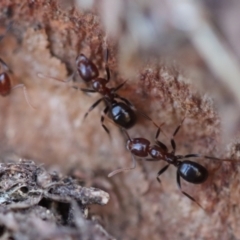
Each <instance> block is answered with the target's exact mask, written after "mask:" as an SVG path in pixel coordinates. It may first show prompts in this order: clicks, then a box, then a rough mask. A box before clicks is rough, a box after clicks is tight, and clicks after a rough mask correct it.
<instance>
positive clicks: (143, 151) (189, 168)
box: [108, 119, 232, 208]
mask: <svg viewBox="0 0 240 240" xmlns="http://www.w3.org/2000/svg"><path fill="white" fill-rule="evenodd" d="M183 120H184V119H183ZM183 120H182V122H181V123H180V125H179V126H178V127H177V128H176V130H175V131H174V133H173V135H172V138H171V146H172V151H171V152H169V150H168V148H167V146H166V145H165V144H164V143H162V142H161V141H159V140H158V137H159V134H160V130H161V129H160V127H158V129H157V132H156V136H155V144H154V145H151V143H150V141H148V140H147V139H145V138H130V136H129V135H128V133H127V131H126V130H124V132H125V133H126V135H127V137H128V140H127V149H128V150H129V151H130V152H131V155H132V163H133V165H132V167H130V168H121V169H117V170H115V171H113V172H111V173H110V174H109V175H108V177H112V176H113V175H115V174H117V173H120V172H123V171H128V170H132V169H134V168H135V167H136V160H135V157H140V158H145V160H146V161H161V160H163V161H166V162H167V165H166V166H164V167H163V168H162V169H161V170H160V171H159V172H158V174H157V180H158V182H161V180H160V175H162V174H163V173H164V172H165V171H166V170H167V169H168V167H169V166H170V165H173V166H175V167H176V168H177V172H176V180H177V185H178V188H179V190H180V191H181V192H182V193H183V194H184V195H185V196H186V197H188V198H189V199H191V200H192V201H194V202H196V203H197V204H198V205H199V206H200V207H201V208H202V206H201V205H200V204H199V203H198V202H197V201H196V200H195V199H194V198H193V197H191V196H190V195H189V194H187V193H186V192H184V191H183V190H182V188H181V178H182V179H184V180H185V181H187V182H189V183H193V184H200V183H203V182H205V181H206V180H207V178H208V170H207V169H206V168H205V167H203V166H202V165H201V164H199V163H196V162H193V161H190V160H185V159H188V158H196V157H203V158H206V159H212V160H221V161H229V162H230V161H232V160H228V159H219V158H215V157H210V156H202V155H200V154H187V155H176V154H175V152H176V143H175V140H174V137H175V136H176V134H177V133H178V131H179V129H180V128H181V125H182V123H183ZM149 156H150V158H147V157H149Z"/></svg>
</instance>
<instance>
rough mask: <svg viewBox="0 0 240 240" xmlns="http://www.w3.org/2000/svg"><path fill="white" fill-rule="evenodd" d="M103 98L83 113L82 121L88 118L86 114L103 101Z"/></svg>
mask: <svg viewBox="0 0 240 240" xmlns="http://www.w3.org/2000/svg"><path fill="white" fill-rule="evenodd" d="M103 99H104V98H100V99H98V100H97V101H96V102H95V103H94V104H93V105H92V106H91V107H90V108H89V109H88V111H87V112H86V113H85V115H84V117H83V120H85V118H86V117H87V116H88V114H89V113H90V112H91V111H92V110H93V109H94V108H95V107H96V106H97V105H98V104H99V103H100V102H101V101H102V100H103Z"/></svg>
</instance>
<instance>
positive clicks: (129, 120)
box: [38, 49, 150, 134]
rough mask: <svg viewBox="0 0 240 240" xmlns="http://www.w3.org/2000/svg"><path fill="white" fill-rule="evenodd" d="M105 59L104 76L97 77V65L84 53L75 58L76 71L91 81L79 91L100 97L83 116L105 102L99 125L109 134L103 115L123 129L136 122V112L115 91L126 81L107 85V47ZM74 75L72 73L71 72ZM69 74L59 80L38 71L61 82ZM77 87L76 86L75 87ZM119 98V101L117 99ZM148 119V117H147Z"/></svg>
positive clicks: (108, 71) (83, 78)
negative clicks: (89, 86) (112, 85)
mask: <svg viewBox="0 0 240 240" xmlns="http://www.w3.org/2000/svg"><path fill="white" fill-rule="evenodd" d="M104 60H105V71H106V76H107V77H106V78H100V77H99V70H98V68H97V66H96V65H95V64H94V63H93V62H92V61H91V60H90V59H89V58H87V57H86V56H85V55H84V54H80V55H79V56H77V58H76V65H77V71H78V73H79V75H80V77H81V78H82V80H83V81H84V82H85V83H91V88H89V89H88V88H79V89H80V90H81V91H83V92H86V93H100V94H101V95H102V97H101V98H100V99H98V100H97V101H96V102H95V103H93V104H92V106H91V107H90V108H89V109H88V111H87V112H86V113H85V115H84V118H83V119H86V117H87V116H88V114H89V113H90V112H91V111H92V110H93V109H94V108H95V107H96V106H97V105H98V104H99V103H100V102H102V101H104V102H105V105H106V106H105V108H104V110H103V111H102V114H101V125H102V127H103V128H104V130H105V131H106V132H107V133H108V134H110V132H109V130H108V128H107V127H106V126H105V125H104V116H105V115H107V114H109V116H110V118H111V119H112V120H113V122H114V123H116V124H117V125H118V126H121V127H122V128H124V129H129V128H131V127H132V126H133V125H134V124H135V123H136V120H137V118H136V113H135V108H134V106H133V105H132V104H131V103H130V102H129V101H128V100H127V99H126V98H123V97H121V96H119V95H118V94H117V91H118V90H119V89H120V88H122V87H123V86H124V84H125V83H126V81H125V82H123V83H121V84H120V85H118V86H117V87H114V88H109V87H108V86H107V84H108V82H109V81H110V78H111V76H110V70H109V67H108V49H106V51H105V54H104ZM73 75H74V74H73ZM73 75H71V76H70V77H69V78H68V79H67V80H61V79H57V78H53V77H49V76H46V75H43V74H40V73H38V77H40V78H44V77H47V78H51V79H54V80H58V81H61V82H67V81H69V80H70V79H71V78H72V76H73ZM74 88H75V87H74ZM77 89H78V88H77ZM117 100H120V101H117ZM141 114H142V115H143V116H144V117H146V118H147V119H149V117H148V116H146V115H145V114H144V113H141ZM149 120H150V119H149Z"/></svg>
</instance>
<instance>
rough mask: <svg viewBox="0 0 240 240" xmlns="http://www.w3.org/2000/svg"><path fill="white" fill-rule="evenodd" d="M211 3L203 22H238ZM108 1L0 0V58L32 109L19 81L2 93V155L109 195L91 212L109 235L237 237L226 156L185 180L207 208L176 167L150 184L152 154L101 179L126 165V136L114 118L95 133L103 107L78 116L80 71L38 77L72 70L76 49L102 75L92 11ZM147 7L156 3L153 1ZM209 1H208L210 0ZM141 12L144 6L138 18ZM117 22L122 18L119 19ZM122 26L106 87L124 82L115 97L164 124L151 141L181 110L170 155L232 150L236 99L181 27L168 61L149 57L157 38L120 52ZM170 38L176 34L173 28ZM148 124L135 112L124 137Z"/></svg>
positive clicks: (233, 174) (234, 191) (233, 182)
mask: <svg viewBox="0 0 240 240" xmlns="http://www.w3.org/2000/svg"><path fill="white" fill-rule="evenodd" d="M79 2H81V1H79ZM117 2H118V1H116V3H117ZM143 2H144V1H143ZM146 2H148V1H146ZM206 2H207V1H206ZM221 2H222V3H221V5H220V4H219V5H217V6H219V8H218V10H215V11H214V12H212V13H213V15H212V18H213V19H214V20H215V22H216V24H218V28H219V29H221V30H222V33H224V32H227V30H226V29H228V26H231V24H230V23H232V24H234V23H235V22H236V20H235V21H233V20H232V21H230V20H229V21H230V23H229V22H227V21H225V20H224V18H223V16H224V14H225V15H229V14H230V13H231V8H230V7H229V8H228V9H225V8H224V1H221ZM104 3H105V5H104ZM106 3H107V1H99V3H98V5H94V6H93V8H94V9H92V10H91V11H87V12H84V11H83V10H82V9H81V8H80V7H78V8H74V2H71V1H50V0H49V1H47V0H46V1H43V0H38V1H28V2H27V3H23V1H20V0H15V1H7V0H2V1H1V3H0V6H1V8H0V9H1V10H0V20H1V30H2V31H1V32H2V34H4V32H5V31H6V29H7V28H8V27H9V26H10V27H9V31H8V32H7V34H6V35H5V37H4V38H3V39H2V41H1V42H0V57H1V58H2V59H3V60H4V61H5V62H6V63H7V64H8V66H9V68H10V69H11V70H12V71H13V73H12V74H11V75H10V76H11V79H12V84H13V86H14V85H16V84H18V83H24V84H25V85H26V87H27V91H28V94H29V101H30V103H31V104H32V105H33V106H34V107H36V110H33V109H31V108H30V107H29V106H28V104H27V103H26V101H25V98H24V95H23V93H22V91H21V89H14V90H13V91H12V93H11V94H10V95H9V96H6V97H5V98H3V97H2V98H1V101H0V108H1V120H0V139H1V145H0V154H1V158H2V159H4V160H5V161H6V160H8V159H12V158H14V157H15V155H17V156H21V157H23V158H28V159H34V160H37V161H38V162H39V163H44V164H46V165H47V166H49V167H50V168H52V169H56V170H61V171H65V172H66V173H71V174H72V175H73V176H74V177H76V178H78V179H80V180H82V181H83V182H85V184H86V185H87V186H94V187H98V188H100V189H103V190H104V191H106V192H108V193H109V194H110V202H109V203H108V204H107V205H106V206H104V207H102V206H101V207H100V206H99V207H97V206H94V207H92V208H91V209H90V212H91V213H92V214H95V215H97V216H101V218H102V221H103V222H104V225H105V227H106V229H107V231H108V232H110V234H112V235H113V236H114V237H116V238H117V239H140V240H144V239H152V240H155V239H171V240H172V239H240V231H239V225H238V224H239V221H240V218H239V206H238V204H239V193H238V187H239V186H238V183H239V180H238V173H239V167H238V165H236V164H230V163H228V162H226V163H225V162H224V163H222V164H221V166H220V167H219V168H218V169H217V170H216V171H214V170H215V169H216V168H217V167H218V163H215V162H214V161H211V160H205V159H202V160H199V162H201V164H203V165H204V166H206V167H207V168H208V169H209V171H210V178H209V180H208V181H207V182H206V183H204V184H201V185H192V184H187V183H185V182H184V183H183V188H184V190H185V191H186V192H188V193H189V194H190V195H191V196H193V197H194V198H196V199H197V201H198V202H200V203H201V204H202V205H203V207H204V208H205V211H203V210H202V209H201V208H199V207H198V206H197V205H196V204H194V203H193V202H191V201H190V200H189V199H187V198H186V197H184V196H183V195H182V194H181V192H180V191H179V190H178V189H177V185H176V169H175V168H174V167H170V169H169V170H168V171H167V172H166V173H164V174H163V176H162V177H161V179H162V185H159V183H158V182H157V181H156V180H155V179H156V175H157V172H158V171H159V169H160V168H161V167H163V166H164V163H162V162H153V163H151V162H150V163H145V162H144V161H139V162H138V163H139V164H138V167H137V168H136V169H135V170H134V171H131V172H127V173H124V174H119V175H116V176H114V177H112V178H108V177H107V174H108V173H109V172H111V171H113V170H115V169H117V168H120V167H125V166H130V165H131V155H130V153H129V152H128V151H127V150H126V149H125V142H126V139H125V136H124V135H123V134H122V133H121V131H120V130H119V129H118V128H117V127H116V126H114V125H113V124H112V123H110V122H109V121H106V125H107V126H108V127H109V129H110V131H111V136H112V139H111V140H110V139H109V137H108V136H107V134H106V133H105V132H104V130H103V129H102V127H101V125H100V112H101V110H102V108H103V106H99V107H97V108H96V109H94V111H92V112H91V113H90V114H89V116H88V117H87V119H86V120H85V121H84V122H82V118H83V116H84V114H85V112H86V111H87V110H88V108H89V107H90V106H91V104H92V103H93V102H94V101H96V99H98V98H99V96H98V94H89V95H88V94H84V93H82V92H81V91H77V90H76V89H73V88H72V87H71V86H72V85H74V86H79V85H81V86H84V84H83V82H81V80H79V79H78V77H76V79H75V80H76V81H70V82H68V83H62V82H58V81H54V80H51V79H48V78H46V79H42V78H38V76H37V74H38V73H43V74H48V75H51V76H54V77H58V78H60V79H67V77H68V76H69V75H70V74H71V73H73V72H74V71H76V66H75V58H76V57H77V55H78V54H79V53H84V54H86V56H88V57H90V58H91V59H92V60H93V61H94V63H96V64H97V66H98V67H99V69H101V75H102V76H104V74H105V72H104V61H103V50H104V37H105V35H106V32H105V30H104V26H105V25H104V23H103V22H102V18H101V17H100V16H101V11H102V10H101V9H104V8H106V7H107V5H106ZM231 3H232V8H233V9H235V10H236V7H235V6H234V5H233V2H231ZM101 4H103V6H101ZM151 4H152V7H153V8H154V1H151ZM212 4H213V3H212ZM236 4H237V3H236ZM146 5H147V3H146ZM80 6H82V5H80ZM141 7H142V6H141ZM141 7H139V8H138V10H139V12H140V13H141V10H142V9H141ZM144 7H145V6H144ZM208 7H209V10H211V8H213V9H216V6H215V5H214V4H213V5H211V4H209V5H208ZM142 8H143V7H142ZM145 10H146V9H145V8H144V9H143V10H142V12H143V13H144V14H146V15H147V13H148V12H147V10H146V11H145ZM105 11H106V9H105ZM109 11H111V10H109ZM229 11H230V13H229ZM99 12H100V14H99ZM127 13H128V12H125V14H127ZM128 14H130V13H128ZM235 14H236V13H235ZM135 15H136V12H135ZM135 15H134V13H132V15H131V16H135ZM147 16H148V15H147ZM235 16H237V14H236V15H235ZM122 19H127V18H126V16H125V15H123V16H122ZM120 26H121V28H120V29H121V31H120V30H119V29H118V38H110V37H109V38H108V39H107V43H108V48H109V51H110V56H109V67H110V69H111V83H110V85H112V86H116V85H117V84H119V83H121V82H122V81H124V80H126V79H128V82H127V84H126V86H125V87H124V88H123V89H122V90H121V91H119V94H120V95H121V96H124V97H126V98H127V99H128V100H130V101H131V102H132V103H133V104H134V106H135V107H136V108H137V109H139V110H141V111H143V112H145V113H146V114H148V115H149V116H151V117H152V118H153V119H154V120H155V121H156V122H157V123H159V124H160V123H162V122H165V125H164V127H163V129H164V133H165V134H166V136H164V135H163V134H162V135H161V139H162V141H163V142H164V143H166V144H167V145H168V146H169V147H170V144H169V143H170V138H171V135H172V133H173V132H174V130H175V129H176V127H177V126H178V124H179V123H180V122H181V120H182V118H183V117H184V116H186V119H185V121H184V124H183V126H182V128H181V130H180V131H179V133H178V135H177V137H176V142H177V153H179V154H188V153H201V154H204V155H210V156H211V155H214V156H216V157H231V158H233V159H236V158H238V157H239V141H238V138H239V128H240V126H239V122H240V121H239V116H238V115H239V114H238V107H237V104H236V103H235V102H234V96H232V95H231V93H230V92H229V90H228V89H227V87H225V86H223V85H222V84H221V83H219V82H218V81H217V79H215V78H214V77H213V76H212V75H211V73H210V72H209V70H208V66H206V65H205V63H204V62H203V61H202V59H201V58H200V56H199V54H198V53H197V52H196V50H194V48H193V47H192V46H191V44H190V43H189V42H188V41H187V40H186V39H187V38H186V36H184V37H183V38H182V35H181V34H180V36H181V41H180V43H181V44H180V46H179V44H175V42H173V43H171V41H169V45H170V46H171V44H172V45H173V48H171V50H172V49H174V55H173V51H171V54H170V55H171V57H170V60H169V59H167V60H166V58H164V59H163V58H160V57H159V55H160V54H162V53H163V52H164V56H165V57H166V55H167V54H166V53H167V52H166V51H163V52H161V51H160V50H159V51H157V50H156V52H154V49H152V48H157V47H161V46H158V45H157V44H156V43H155V42H154V43H155V44H152V48H144V49H143V50H142V48H141V47H142V46H141V45H139V48H138V50H139V51H137V50H136V49H135V48H134V46H135V45H134V43H133V42H130V43H129V45H126V49H125V52H123V49H124V47H123V43H124V41H131V39H128V38H127V36H128V35H127V33H128V31H127V30H126V29H128V28H127V26H128V25H127V23H126V22H124V21H122V22H120ZM225 30H226V31H225ZM227 33H228V32H227ZM121 34H122V35H121ZM165 34H166V35H164V36H165V37H166V38H167V39H168V35H167V33H165ZM115 36H117V34H116V35H115ZM175 36H179V35H178V34H177V35H175V34H173V35H171V37H175ZM228 36H229V39H228V40H229V42H233V43H234V44H235V45H234V44H233V46H232V48H233V49H234V48H236V47H239V44H238V42H237V43H236V41H231V40H232V39H235V40H236V38H234V36H232V35H231V34H229V35H228ZM155 37H156V36H155ZM169 38H170V37H169ZM171 39H173V38H171ZM226 39H227V37H226ZM156 42H157V41H156ZM236 44H238V45H237V46H236ZM118 47H119V51H118V50H117V49H118ZM131 47H132V48H131ZM163 48H164V46H163ZM131 49H133V51H130V50H131ZM167 49H168V48H167ZM165 50H166V49H165ZM169 51H170V50H169ZM153 52H154V54H153ZM147 54H149V55H147ZM236 54H237V52H236ZM146 55H147V56H149V57H148V58H147V59H146ZM173 59H174V60H173ZM133 69H134V70H133ZM129 76H131V78H129ZM77 80H79V81H77ZM223 112H224V116H225V118H222V116H223V114H222V113H223ZM220 116H221V117H220ZM226 116H227V117H226ZM222 119H224V120H222ZM221 120H222V121H221ZM232 121H234V123H235V124H234V125H233V124H232ZM221 123H223V124H222V125H221ZM221 126H222V127H221ZM155 131H156V128H155V127H154V126H153V124H152V123H150V122H149V121H147V120H146V119H144V118H141V117H140V116H139V121H138V123H137V125H136V126H134V127H133V128H132V129H130V130H129V134H130V136H132V137H141V136H142V137H145V138H148V139H149V140H154V135H155Z"/></svg>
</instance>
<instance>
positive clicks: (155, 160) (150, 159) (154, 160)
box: [144, 158, 160, 162]
mask: <svg viewBox="0 0 240 240" xmlns="http://www.w3.org/2000/svg"><path fill="white" fill-rule="evenodd" d="M144 160H145V161H149V162H157V161H160V160H159V159H155V158H145V159H144Z"/></svg>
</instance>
